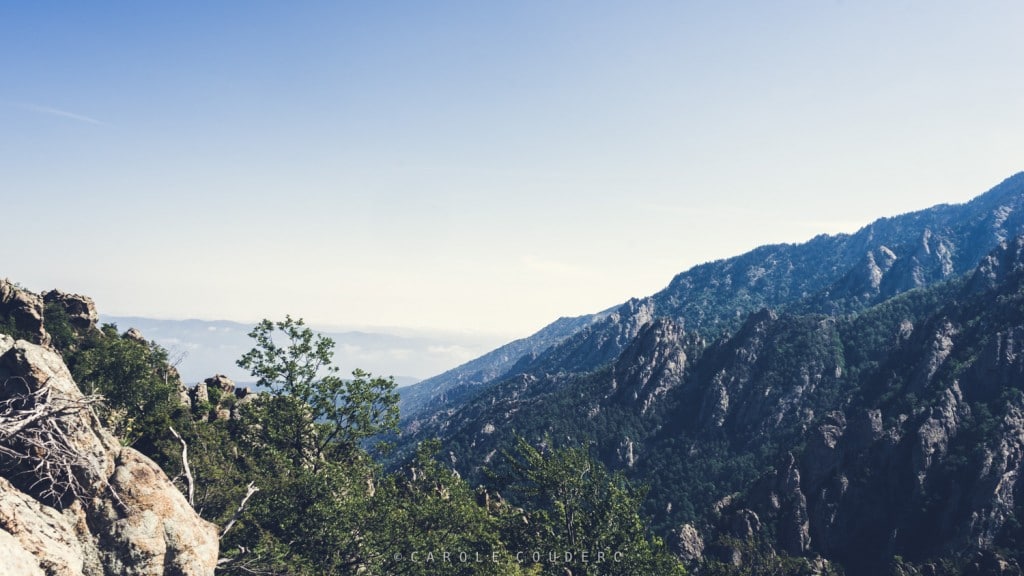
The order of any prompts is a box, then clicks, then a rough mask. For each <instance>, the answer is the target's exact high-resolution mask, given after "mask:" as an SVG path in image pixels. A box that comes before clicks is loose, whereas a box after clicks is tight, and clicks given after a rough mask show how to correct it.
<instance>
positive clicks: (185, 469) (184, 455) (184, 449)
mask: <svg viewBox="0 0 1024 576" xmlns="http://www.w3.org/2000/svg"><path fill="white" fill-rule="evenodd" d="M168 428H169V429H170V431H171V434H173V435H174V437H175V438H177V439H178V442H181V467H182V474H184V475H185V481H186V483H187V484H188V505H189V506H191V507H193V508H195V507H196V483H195V480H194V479H193V478H192V469H191V468H190V467H189V465H188V444H187V443H185V439H184V438H182V437H181V434H178V431H177V430H175V429H174V426H168Z"/></svg>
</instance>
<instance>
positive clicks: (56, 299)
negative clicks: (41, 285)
mask: <svg viewBox="0 0 1024 576" xmlns="http://www.w3.org/2000/svg"><path fill="white" fill-rule="evenodd" d="M43 302H44V303H45V304H46V305H48V306H50V305H55V306H60V307H61V308H62V309H63V311H64V314H65V315H67V318H68V322H69V323H70V324H71V327H72V328H73V329H74V330H75V331H76V332H78V333H79V334H84V333H86V332H88V331H89V330H95V329H96V324H97V323H98V322H99V321H100V315H99V313H97V312H96V304H95V303H94V302H93V301H92V298H89V297H88V296H82V295H80V294H68V293H67V292H62V291H60V290H50V291H49V292H47V293H45V294H43Z"/></svg>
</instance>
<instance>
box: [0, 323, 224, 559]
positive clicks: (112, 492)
mask: <svg viewBox="0 0 1024 576" xmlns="http://www.w3.org/2000/svg"><path fill="white" fill-rule="evenodd" d="M0 382H2V383H3V384H4V386H3V387H2V388H0V402H4V401H10V400H11V399H12V398H13V397H14V396H15V395H19V394H20V395H25V394H31V393H35V392H38V391H48V392H47V393H46V394H45V395H42V394H40V395H38V396H37V398H38V400H36V402H38V403H40V404H42V405H43V406H44V407H45V405H52V406H54V407H55V408H63V410H62V412H61V413H60V414H58V415H54V416H53V418H56V419H58V420H54V422H56V424H55V425H56V426H58V427H59V428H60V429H61V430H62V431H63V433H64V436H65V437H66V443H67V446H68V447H70V448H71V449H72V450H71V451H70V453H71V454H73V460H72V461H71V462H70V464H69V470H70V473H69V475H66V476H59V475H58V478H59V479H60V480H61V481H66V482H70V483H73V484H74V487H73V488H70V489H67V488H66V487H62V486H52V485H51V484H52V483H51V480H50V479H48V478H45V477H43V478H40V477H38V476H36V477H33V476H31V475H29V476H27V477H26V476H25V475H22V474H14V475H10V473H11V472H19V471H20V472H24V466H23V465H22V464H20V463H19V462H18V461H16V460H14V459H12V458H10V457H7V456H0V470H3V471H5V475H8V476H9V478H8V479H5V478H0V543H3V542H6V543H8V544H9V545H10V546H4V547H3V549H4V551H5V563H4V564H5V566H7V569H8V570H12V568H10V566H12V565H13V564H9V563H6V558H7V551H8V550H11V552H10V557H11V558H12V559H14V560H12V562H13V561H17V562H20V563H21V564H25V562H26V559H27V558H31V559H32V560H33V562H35V565H36V566H37V569H35V570H33V569H32V568H26V569H25V570H22V571H20V572H11V573H14V574H39V573H41V574H46V575H47V576H63V575H68V576H70V575H80V574H84V575H86V576H113V575H115V574H118V575H138V576H142V575H149V574H153V575H157V574H167V575H179V576H186V575H193V574H194V575H209V574H212V573H213V571H214V568H215V565H216V561H217V554H218V534H217V527H216V526H214V525H213V524H210V523H208V522H206V521H204V520H203V519H201V518H200V517H199V516H198V514H196V513H195V511H194V510H192V508H191V507H190V506H189V505H188V503H187V502H186V500H185V498H184V496H182V494H181V493H180V492H179V491H178V490H177V489H176V488H175V487H174V485H173V484H172V483H171V482H170V480H169V479H168V478H167V476H166V475H165V474H164V473H163V471H161V470H160V468H159V467H157V466H156V464H154V463H153V462H152V461H151V460H149V459H148V458H146V457H145V456H143V455H142V454H140V453H139V452H137V451H135V450H133V449H131V448H123V447H121V446H120V444H119V443H118V441H117V439H116V438H114V437H113V436H112V435H111V434H110V433H109V432H107V431H106V430H105V429H103V428H102V426H101V425H100V424H99V422H98V420H97V419H96V417H95V415H94V414H93V413H92V411H91V409H88V408H84V409H82V408H80V407H79V408H76V406H80V403H81V401H82V399H83V396H82V394H81V392H80V391H79V389H78V387H77V385H76V384H75V382H74V381H73V379H72V378H71V375H70V373H69V372H68V369H67V367H66V366H65V365H64V363H63V361H62V359H61V357H60V356H59V355H58V354H57V353H56V352H53V351H51V350H49V349H46V348H44V347H41V346H38V345H35V344H32V343H30V342H27V341H24V340H19V341H14V340H13V339H12V338H10V337H8V336H0ZM44 403H45V404H44ZM3 418H4V417H0V425H3V424H5V423H6V424H10V423H11V420H10V417H9V416H8V417H7V418H8V419H7V420H3ZM35 425H36V424H32V426H35ZM29 429H30V428H25V429H24V430H29ZM23 433H24V432H19V434H23ZM0 442H3V443H4V444H6V445H8V446H15V447H17V442H18V440H17V436H15V437H3V436H0ZM37 456H39V457H40V458H47V457H49V456H48V455H46V454H37ZM19 466H22V468H21V469H19ZM15 543H16V545H15ZM0 573H3V572H2V571H0Z"/></svg>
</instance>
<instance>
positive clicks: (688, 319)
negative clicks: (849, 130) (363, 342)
mask: <svg viewBox="0 0 1024 576" xmlns="http://www.w3.org/2000/svg"><path fill="white" fill-rule="evenodd" d="M1022 204H1024V173H1021V174H1017V175H1015V176H1013V177H1011V178H1008V179H1006V180H1005V181H1004V182H1002V183H1001V184H999V185H998V186H996V187H995V188H993V189H992V190H990V191H989V192H987V193H985V194H983V195H981V196H979V197H977V198H975V199H974V200H972V201H970V202H968V203H966V204H962V205H939V206H935V207H933V208H929V209H927V210H921V211H919V212H912V213H909V214H904V215H901V216H895V217H890V218H882V219H880V220H877V221H875V222H873V223H871V224H869V225H867V226H865V227H864V228H862V229H860V230H859V231H857V232H856V233H854V234H839V235H832V236H830V235H820V236H817V237H815V238H813V239H811V240H810V241H808V242H806V243H804V244H797V245H793V244H779V245H771V246H763V247H760V248H757V249H755V250H752V251H750V252H748V253H746V254H743V255H741V256H737V257H734V258H728V259H723V260H718V261H715V262H709V263H706V264H701V265H699V266H695V267H694V268H691V269H690V270H687V271H685V272H683V273H681V274H678V275H677V276H676V277H675V278H673V279H672V281H671V283H670V284H669V285H668V287H666V288H665V289H664V290H662V291H661V292H658V293H657V294H655V295H653V296H650V297H647V298H642V299H634V300H631V301H629V302H626V303H624V304H623V305H621V306H619V307H617V308H613V309H612V310H609V311H605V312H601V313H598V314H595V315H592V316H584V317H580V318H577V319H561V320H558V321H556V322H554V323H552V324H551V325H549V326H548V327H546V328H545V329H543V330H541V331H540V332H538V333H537V334H534V335H533V336H531V337H529V338H527V339H524V340H522V341H517V342H513V343H511V344H509V345H506V346H505V347H502V348H499V349H498V350H495V351H493V352H491V353H489V354H487V355H485V356H483V357H481V358H478V359H476V360H473V361H472V362H469V363H467V364H464V365H462V366H460V367H458V368H456V369H454V370H452V371H449V372H447V373H445V374H442V375H440V376H437V377H435V378H431V379H428V380H426V381H424V382H422V383H420V384H419V385H417V386H412V387H410V388H407V389H406V390H404V391H403V396H404V397H406V398H408V400H405V401H403V406H402V408H403V419H404V420H405V421H406V422H407V423H408V425H409V426H412V427H414V428H416V427H418V426H419V425H420V424H421V423H422V422H423V421H424V420H425V419H429V418H431V417H433V416H434V415H436V414H440V413H443V412H444V411H446V410H447V409H449V408H450V406H451V404H452V402H449V401H447V399H446V398H445V397H444V393H445V392H447V391H449V390H452V389H453V388H460V387H461V388H463V390H464V393H468V392H466V391H465V390H466V389H467V388H486V387H487V386H488V384H491V383H495V382H497V381H499V380H501V379H503V378H507V377H511V376H514V375H515V374H517V373H534V372H535V373H545V372H552V371H562V372H566V371H568V372H580V371H586V370H590V369H594V368H596V367H598V366H600V365H601V364H604V363H607V362H609V361H611V360H612V359H613V358H615V357H616V356H617V355H618V354H620V353H621V352H622V351H623V350H624V349H625V347H626V346H627V345H628V344H629V342H631V341H632V339H633V338H635V337H636V335H637V332H638V330H639V328H640V327H641V326H643V325H644V324H645V323H646V322H648V321H650V320H652V319H654V318H673V319H676V320H678V321H680V322H682V323H683V325H684V326H685V327H686V328H687V329H688V330H694V331H699V332H701V333H702V334H704V335H705V336H707V337H713V336H716V335H720V334H724V333H728V332H729V331H731V330H735V329H736V328H737V327H738V325H739V324H740V323H741V322H742V320H743V319H744V318H745V317H746V316H747V315H748V314H750V313H752V312H754V311H757V310H759V309H760V308H764V307H770V308H776V307H782V306H787V307H794V309H799V310H801V311H804V312H822V313H828V314H839V313H847V312H855V311H857V310H859V309H863V308H864V307H866V306H869V305H871V304H874V303H878V302H881V301H884V300H885V299H887V298H890V297H892V296H894V295H896V294H900V293H902V292H905V291H907V290H909V289H912V288H917V287H922V286H926V285H929V284H931V283H934V282H937V281H941V280H944V279H948V278H952V277H955V276H957V275H960V274H963V273H965V272H967V271H968V270H969V269H971V268H972V267H973V266H974V265H976V264H977V262H978V261H979V259H981V258H982V257H983V256H984V255H985V254H986V253H988V252H989V251H991V250H992V249H994V248H995V247H996V246H997V245H999V243H1000V242H1003V241H1005V240H1007V239H1008V238H1013V237H1014V236H1016V235H1017V234H1020V233H1022V232H1024V210H1022ZM524 350H526V352H524ZM462 396H463V394H459V395H457V396H456V399H458V398H461V397H462ZM431 398H433V399H434V400H435V401H434V403H433V404H431V402H430V399H431ZM431 406H433V410H431Z"/></svg>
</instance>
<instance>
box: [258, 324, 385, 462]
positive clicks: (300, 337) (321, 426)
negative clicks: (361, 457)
mask: <svg viewBox="0 0 1024 576" xmlns="http://www.w3.org/2000/svg"><path fill="white" fill-rule="evenodd" d="M249 336H250V337H252V338H253V339H255V340H256V347H255V348H253V349H252V350H250V351H249V352H247V353H246V354H245V355H244V356H242V358H241V359H240V360H239V361H238V365H239V366H240V367H241V368H244V369H246V370H249V372H250V373H251V374H252V375H253V376H255V377H256V378H258V383H259V385H260V386H263V387H266V388H269V389H270V390H271V394H272V396H273V398H274V399H275V401H272V402H265V403H262V404H261V405H260V406H261V407H262V408H264V409H265V410H264V412H263V414H262V416H261V418H274V412H272V411H273V410H281V412H282V413H283V414H287V415H288V417H287V419H284V420H282V419H281V418H274V420H273V421H274V422H275V423H276V424H279V425H280V426H281V427H282V428H283V429H284V430H281V431H275V432H273V433H271V434H272V435H273V436H274V437H273V438H270V437H268V438H267V439H268V440H271V441H273V442H274V444H272V445H273V446H276V447H278V448H280V449H283V450H285V451H287V452H288V453H289V457H290V458H291V459H292V461H293V462H294V463H296V464H298V463H299V462H300V461H302V460H306V461H311V462H313V463H315V462H317V461H319V460H322V459H323V458H347V457H348V456H349V455H351V454H354V453H355V452H356V451H357V449H358V446H359V442H360V441H362V440H363V439H365V438H369V437H372V436H375V435H377V434H381V433H384V432H388V431H393V430H395V429H396V428H397V425H398V394H397V393H396V392H395V386H396V384H395V381H394V379H393V378H375V377H373V376H372V375H371V374H369V373H366V372H363V371H362V370H355V371H354V372H353V373H352V379H351V380H344V379H342V378H340V377H339V376H338V371H339V370H338V368H337V367H336V366H333V365H332V364H331V362H332V359H333V356H334V341H333V340H331V339H330V338H327V337H325V336H322V335H319V334H315V333H314V332H313V331H312V330H310V329H309V328H306V327H305V323H304V322H303V321H302V319H298V320H294V319H292V318H291V317H290V316H288V317H286V318H285V320H284V321H281V322H271V321H270V320H263V321H262V322H260V323H259V324H258V325H257V326H256V328H255V329H253V331H252V332H251V333H250V334H249ZM275 336H277V337H278V338H283V339H284V341H285V343H284V344H278V343H277V342H275ZM266 409H269V410H271V411H267V410H266Z"/></svg>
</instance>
